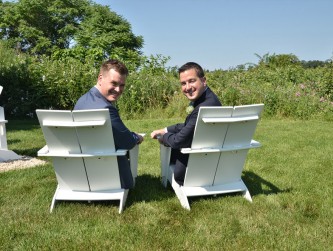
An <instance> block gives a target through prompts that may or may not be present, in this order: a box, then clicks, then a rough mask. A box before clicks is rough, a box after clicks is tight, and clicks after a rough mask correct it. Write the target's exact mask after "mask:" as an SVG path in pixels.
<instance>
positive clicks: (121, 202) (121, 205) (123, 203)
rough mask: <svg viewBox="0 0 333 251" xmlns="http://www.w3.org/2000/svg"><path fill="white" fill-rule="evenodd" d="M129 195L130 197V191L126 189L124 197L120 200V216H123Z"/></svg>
mask: <svg viewBox="0 0 333 251" xmlns="http://www.w3.org/2000/svg"><path fill="white" fill-rule="evenodd" d="M127 195H128V189H125V190H124V194H123V197H122V198H121V199H120V203H119V214H121V213H122V212H123V210H124V207H125V204H126V200H127Z"/></svg>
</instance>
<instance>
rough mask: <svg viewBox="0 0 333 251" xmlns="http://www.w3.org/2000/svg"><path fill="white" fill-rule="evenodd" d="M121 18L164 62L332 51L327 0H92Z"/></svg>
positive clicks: (324, 56) (223, 65)
mask: <svg viewBox="0 0 333 251" xmlns="http://www.w3.org/2000/svg"><path fill="white" fill-rule="evenodd" d="M94 2H96V3H98V4H102V5H107V6H109V7H110V9H111V10H112V11H115V12H116V13H117V14H119V15H121V16H122V17H123V18H125V19H126V20H127V21H128V22H129V23H130V24H131V25H132V31H133V33H134V34H135V35H141V36H143V38H144V41H145V45H144V47H143V49H142V51H143V53H144V54H145V55H146V56H149V55H151V54H152V55H156V54H161V55H163V56H170V57H171V59H170V61H169V63H168V66H181V65H182V64H184V63H186V62H188V61H195V62H197V63H199V64H201V65H202V67H203V68H205V69H209V70H214V69H228V68H229V67H235V66H237V65H240V64H245V63H257V62H258V57H257V56H256V55H255V54H258V55H260V56H263V55H265V54H266V53H269V54H294V55H296V56H297V57H298V58H299V59H300V60H306V61H308V60H323V61H324V60H328V59H331V58H332V56H333V16H332V10H333V1H332V0H205V1H204V0H167V1H166V0H165V1H162V0H95V1H94Z"/></svg>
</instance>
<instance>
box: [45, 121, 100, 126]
mask: <svg viewBox="0 0 333 251" xmlns="http://www.w3.org/2000/svg"><path fill="white" fill-rule="evenodd" d="M105 122H106V120H92V121H77V122H76V121H73V122H72V121H70V122H64V121H51V120H44V121H43V126H49V127H51V126H52V127H87V126H102V125H104V124H105Z"/></svg>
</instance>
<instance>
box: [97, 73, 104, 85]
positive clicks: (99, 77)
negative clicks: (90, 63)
mask: <svg viewBox="0 0 333 251" xmlns="http://www.w3.org/2000/svg"><path fill="white" fill-rule="evenodd" d="M102 79H103V74H102V73H100V74H98V77H97V83H98V84H99V85H100V84H101V81H102Z"/></svg>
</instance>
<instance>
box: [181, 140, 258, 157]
mask: <svg viewBox="0 0 333 251" xmlns="http://www.w3.org/2000/svg"><path fill="white" fill-rule="evenodd" d="M258 147H261V144H260V143H259V142H258V141H255V140H251V143H250V145H242V146H233V147H228V148H225V147H224V148H200V149H192V148H182V149H181V152H182V153H184V154H190V153H214V152H228V151H237V150H246V149H251V148H258Z"/></svg>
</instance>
